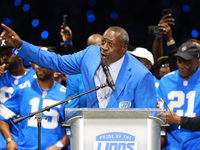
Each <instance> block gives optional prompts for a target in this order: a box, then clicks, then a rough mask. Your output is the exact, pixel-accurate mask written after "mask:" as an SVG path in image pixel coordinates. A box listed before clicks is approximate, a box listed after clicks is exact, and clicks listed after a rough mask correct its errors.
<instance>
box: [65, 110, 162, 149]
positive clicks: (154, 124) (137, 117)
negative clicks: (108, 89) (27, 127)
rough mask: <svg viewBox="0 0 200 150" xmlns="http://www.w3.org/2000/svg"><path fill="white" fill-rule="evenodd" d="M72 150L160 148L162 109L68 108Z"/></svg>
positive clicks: (68, 125) (67, 115)
mask: <svg viewBox="0 0 200 150" xmlns="http://www.w3.org/2000/svg"><path fill="white" fill-rule="evenodd" d="M65 116H66V124H65V125H64V126H66V127H69V128H71V142H70V144H71V150H160V142H161V136H160V126H161V125H163V124H164V123H165V111H163V110H161V109H137V108H134V109H133V108H130V109H119V108H109V109H108V108H105V109H102V108H78V109H77V108H66V109H65Z"/></svg>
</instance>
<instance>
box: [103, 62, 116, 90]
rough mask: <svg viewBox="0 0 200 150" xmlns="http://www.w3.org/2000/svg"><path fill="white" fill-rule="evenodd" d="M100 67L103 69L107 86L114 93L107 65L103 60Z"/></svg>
mask: <svg viewBox="0 0 200 150" xmlns="http://www.w3.org/2000/svg"><path fill="white" fill-rule="evenodd" d="M101 66H102V68H103V71H104V73H105V74H106V81H107V83H108V86H110V87H111V89H112V90H113V91H116V89H115V84H114V82H113V79H112V77H111V75H110V72H109V70H108V64H107V62H106V61H105V60H104V59H103V60H101Z"/></svg>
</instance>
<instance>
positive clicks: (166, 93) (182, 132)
mask: <svg viewBox="0 0 200 150" xmlns="http://www.w3.org/2000/svg"><path fill="white" fill-rule="evenodd" d="M199 89H200V69H198V70H197V71H196V72H195V73H194V74H193V76H192V77H190V78H189V79H188V80H184V79H183V78H182V77H181V76H180V74H179V71H178V70H176V71H174V72H171V73H169V74H168V75H166V76H164V77H163V78H162V79H161V80H160V85H159V96H161V97H162V98H163V99H164V100H165V101H166V103H167V105H168V107H169V109H170V111H174V112H175V113H176V114H177V115H179V116H188V117H195V116H199V115H200V109H199V106H200V90H199ZM165 108H166V109H167V107H166V106H165ZM165 149H169V150H171V149H177V150H178V149H181V150H191V149H200V131H194V132H192V131H190V130H186V129H183V128H180V127H179V126H178V125H171V128H170V129H168V130H167V145H166V147H165Z"/></svg>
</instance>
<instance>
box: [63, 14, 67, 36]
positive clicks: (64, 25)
mask: <svg viewBox="0 0 200 150" xmlns="http://www.w3.org/2000/svg"><path fill="white" fill-rule="evenodd" d="M63 23H64V24H63V28H64V33H66V30H65V27H66V26H67V15H63Z"/></svg>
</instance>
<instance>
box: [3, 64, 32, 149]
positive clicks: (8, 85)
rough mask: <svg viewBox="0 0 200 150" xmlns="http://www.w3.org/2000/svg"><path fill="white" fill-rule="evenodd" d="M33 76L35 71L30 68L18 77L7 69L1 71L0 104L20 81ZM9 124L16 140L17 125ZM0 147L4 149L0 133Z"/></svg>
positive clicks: (4, 145)
mask: <svg viewBox="0 0 200 150" xmlns="http://www.w3.org/2000/svg"><path fill="white" fill-rule="evenodd" d="M33 77H35V71H34V70H33V69H32V68H30V69H28V72H27V73H26V74H25V75H23V76H21V77H20V78H17V77H14V76H12V75H11V74H10V73H9V72H8V71H5V72H4V73H3V76H2V78H0V104H3V103H4V102H6V101H7V100H8V98H10V96H11V94H12V93H13V91H14V89H15V88H16V87H17V86H18V85H19V84H21V83H23V82H25V81H27V80H32V79H33ZM9 124H10V132H11V135H12V136H13V138H14V139H15V140H17V137H18V136H17V134H18V125H15V124H14V123H13V122H12V121H11V122H9ZM0 149H1V150H3V149H6V144H5V140H4V138H3V136H2V134H1V133H0Z"/></svg>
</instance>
